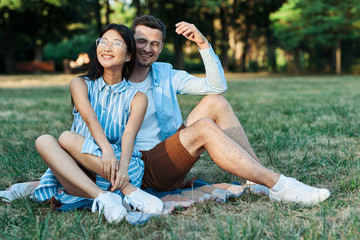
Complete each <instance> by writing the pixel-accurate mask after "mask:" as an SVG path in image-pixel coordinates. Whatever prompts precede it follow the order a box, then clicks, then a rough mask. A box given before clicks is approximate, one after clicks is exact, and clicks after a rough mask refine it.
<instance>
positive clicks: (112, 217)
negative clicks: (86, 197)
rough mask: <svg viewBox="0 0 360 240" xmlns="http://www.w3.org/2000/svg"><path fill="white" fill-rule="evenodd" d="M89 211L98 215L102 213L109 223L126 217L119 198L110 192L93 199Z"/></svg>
mask: <svg viewBox="0 0 360 240" xmlns="http://www.w3.org/2000/svg"><path fill="white" fill-rule="evenodd" d="M91 211H92V212H96V211H99V215H100V214H101V212H103V214H104V216H105V218H106V221H108V222H109V223H113V222H115V223H117V222H119V221H120V220H121V219H123V218H124V217H125V216H126V215H127V211H126V209H125V207H124V206H123V205H122V198H121V196H119V195H117V194H115V193H112V192H104V193H101V194H100V195H99V196H98V197H97V198H95V199H94V202H93V205H92V209H91Z"/></svg>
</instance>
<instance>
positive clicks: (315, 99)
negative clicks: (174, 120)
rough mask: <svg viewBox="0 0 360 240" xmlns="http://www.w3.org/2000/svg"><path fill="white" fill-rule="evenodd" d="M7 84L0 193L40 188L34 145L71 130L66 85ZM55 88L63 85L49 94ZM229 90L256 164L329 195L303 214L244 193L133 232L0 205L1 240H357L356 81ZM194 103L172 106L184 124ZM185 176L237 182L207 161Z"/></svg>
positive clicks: (266, 83) (330, 79) (238, 84)
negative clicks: (15, 187) (18, 186)
mask: <svg viewBox="0 0 360 240" xmlns="http://www.w3.org/2000/svg"><path fill="white" fill-rule="evenodd" d="M9 78H11V76H8V77H3V76H2V77H0V86H2V88H0V176H1V178H0V190H3V189H5V188H6V187H7V186H9V185H11V184H14V183H17V182H23V181H34V180H38V179H39V177H40V176H41V174H42V173H43V172H44V171H45V169H46V168H47V167H46V165H45V164H44V163H43V162H42V160H41V158H40V157H39V156H38V154H37V152H36V150H35V147H34V141H35V139H36V138H37V137H38V136H39V135H41V134H44V133H49V134H51V135H53V136H55V137H58V136H59V135H60V133H61V132H63V131H64V130H67V129H69V128H70V126H71V122H72V115H71V102H70V95H69V91H68V87H67V86H64V85H66V83H67V81H68V80H67V79H66V78H68V77H67V76H63V77H59V76H57V75H54V76H51V75H49V76H45V77H44V76H38V77H37V78H36V77H29V79H30V80H29V81H30V82H31V84H30V85H32V87H25V86H27V85H28V84H26V81H25V83H24V81H22V80H21V77H20V78H19V79H18V80H16V81H15V82H16V84H15V86H16V88H11V84H10V83H9V82H11V81H10V80H8V79H9ZM52 78H54V79H57V80H53V81H52V80H51V79H52ZM59 78H61V80H59ZM32 79H35V80H32ZM42 81H44V82H46V83H47V84H46V87H44V86H42V87H41V86H40V85H42V84H40V83H41V82H42ZM57 81H59V82H61V86H52V85H56V82H57ZM4 82H5V83H6V84H3V85H1V83H4ZM19 82H23V83H24V84H19ZM34 82H35V84H32V83H34ZM54 82H55V83H54ZM48 83H49V84H48ZM228 86H229V90H228V91H227V92H226V93H225V94H224V96H225V97H226V98H227V99H228V100H229V102H230V103H231V105H232V106H233V109H234V111H235V113H236V114H237V116H238V118H239V119H240V121H241V122H242V124H243V126H244V128H245V131H246V132H247V134H248V137H249V140H250V142H251V144H252V146H253V148H254V150H255V152H256V153H257V155H258V157H259V159H260V160H261V161H262V162H263V163H264V165H265V166H267V167H268V168H270V169H273V170H274V171H278V172H281V173H284V174H285V175H287V176H292V177H295V178H297V179H299V180H301V181H303V182H305V183H307V184H311V185H315V186H321V187H327V188H329V189H330V191H331V194H332V196H331V198H330V199H328V200H327V201H325V202H324V203H323V204H320V205H317V206H311V207H309V206H301V205H299V204H288V203H279V202H273V201H270V200H269V199H268V198H267V197H266V196H257V195H251V194H246V195H244V196H243V197H242V198H240V199H230V200H229V202H228V203H225V204H219V203H212V202H206V203H199V204H195V205H194V206H193V207H191V208H190V209H188V210H179V211H176V212H175V213H174V214H172V215H169V216H161V217H158V218H152V219H151V220H150V221H149V222H147V223H145V224H143V225H138V226H132V225H130V224H128V223H127V222H126V221H122V222H121V223H119V224H116V225H112V224H107V223H106V221H105V219H99V218H98V216H97V214H93V213H91V212H90V211H88V210H80V211H72V212H68V213H62V212H56V211H52V210H51V209H50V206H49V204H47V203H36V202H33V201H31V200H29V199H22V200H16V201H13V202H12V203H11V204H8V203H0V239H139V238H144V239H145V238H146V239H254V238H255V239H319V238H329V239H358V234H359V232H360V217H359V215H358V211H359V209H360V202H359V199H360V194H359V187H360V174H359V172H360V163H359V160H360V154H359V153H360V146H359V132H358V131H359V129H360V111H359V102H360V76H319V77H318V76H306V77H303V76H297V77H292V76H276V77H274V76H273V77H271V76H267V77H256V76H252V77H246V76H241V75H238V76H231V80H230V81H229V83H228ZM199 99H200V97H192V96H181V97H179V102H180V105H181V108H182V110H183V116H186V115H187V114H188V113H189V112H190V111H191V109H192V108H193V107H194V106H195V105H196V103H197V102H198V100H199ZM192 177H198V178H200V179H203V180H205V181H209V182H232V181H243V180H242V179H239V178H237V177H234V176H231V175H229V174H227V173H225V172H223V171H222V170H221V169H220V168H218V167H217V166H216V165H214V164H213V163H212V161H211V159H210V158H209V156H208V155H206V154H204V155H203V156H202V157H201V158H200V160H199V162H198V163H197V164H196V165H195V167H194V169H193V170H192V171H191V172H190V174H189V178H192Z"/></svg>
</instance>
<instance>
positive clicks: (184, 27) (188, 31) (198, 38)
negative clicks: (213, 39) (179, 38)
mask: <svg viewBox="0 0 360 240" xmlns="http://www.w3.org/2000/svg"><path fill="white" fill-rule="evenodd" d="M175 27H176V29H175V32H176V33H177V34H182V35H183V36H184V37H186V38H187V39H189V40H190V41H193V42H195V43H196V44H197V45H198V46H199V48H200V49H207V48H209V47H210V45H209V42H208V40H207V39H206V38H205V37H204V35H202V33H201V32H200V31H199V30H198V29H197V28H196V27H195V25H194V24H191V23H187V22H184V21H183V22H179V23H177V24H176V25H175Z"/></svg>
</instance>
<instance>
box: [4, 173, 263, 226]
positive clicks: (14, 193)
mask: <svg viewBox="0 0 360 240" xmlns="http://www.w3.org/2000/svg"><path fill="white" fill-rule="evenodd" d="M38 184H39V182H38V181H37V182H25V183H16V184H14V185H12V186H10V187H9V188H8V189H6V190H4V191H0V199H1V200H2V201H4V202H11V201H13V200H15V199H17V198H25V197H30V198H33V192H34V190H35V188H36V187H37V186H38ZM145 191H147V192H148V193H150V194H153V195H155V196H157V197H158V198H160V199H161V200H162V201H163V203H164V209H163V211H162V214H171V213H172V212H173V211H175V210H176V209H187V208H189V207H191V206H192V205H193V204H194V203H201V202H204V201H213V202H219V203H225V202H226V201H227V199H228V198H229V197H241V196H242V195H243V194H244V193H245V192H247V191H250V192H252V193H255V194H268V188H266V187H265V186H262V185H250V186H245V185H240V184H239V183H237V182H235V183H217V184H211V183H207V182H204V181H201V180H193V181H190V182H188V183H187V184H186V185H185V186H184V188H181V189H178V190H175V191H170V192H157V191H155V190H153V189H146V190H145ZM92 202H93V200H92V199H85V200H84V201H81V202H78V203H75V204H65V205H64V204H60V203H59V202H57V201H56V199H55V198H52V199H50V203H51V207H52V209H54V210H58V211H64V212H66V211H69V210H73V209H80V208H91V205H92ZM150 217H152V216H151V215H149V214H143V213H140V212H130V213H128V216H127V217H126V220H127V221H128V222H129V223H131V224H133V225H137V224H141V223H144V222H146V221H148V220H149V218H150Z"/></svg>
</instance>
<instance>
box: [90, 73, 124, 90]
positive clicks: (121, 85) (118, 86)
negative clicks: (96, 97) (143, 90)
mask: <svg viewBox="0 0 360 240" xmlns="http://www.w3.org/2000/svg"><path fill="white" fill-rule="evenodd" d="M95 81H96V82H95V85H96V87H97V89H98V90H99V92H101V91H102V90H103V89H104V88H106V90H108V91H113V92H114V93H120V92H123V91H125V89H126V87H127V86H128V83H127V81H126V79H125V78H123V80H122V81H121V82H120V83H117V84H114V85H108V84H106V82H105V81H104V79H103V77H99V78H98V79H96V80H95Z"/></svg>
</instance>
